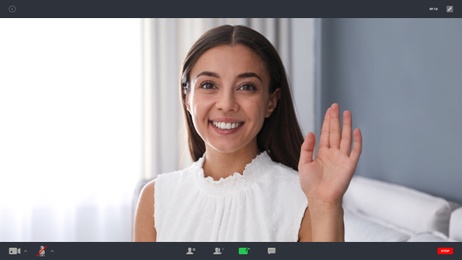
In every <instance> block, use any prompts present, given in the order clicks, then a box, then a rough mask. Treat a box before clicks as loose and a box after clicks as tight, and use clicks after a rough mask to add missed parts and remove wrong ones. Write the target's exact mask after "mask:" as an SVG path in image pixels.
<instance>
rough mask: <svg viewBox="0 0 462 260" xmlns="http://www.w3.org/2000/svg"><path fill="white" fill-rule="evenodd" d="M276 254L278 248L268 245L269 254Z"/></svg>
mask: <svg viewBox="0 0 462 260" xmlns="http://www.w3.org/2000/svg"><path fill="white" fill-rule="evenodd" d="M274 254H276V248H275V247H268V255H274Z"/></svg>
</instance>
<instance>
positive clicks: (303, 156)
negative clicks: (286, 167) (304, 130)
mask: <svg viewBox="0 0 462 260" xmlns="http://www.w3.org/2000/svg"><path fill="white" fill-rule="evenodd" d="M315 145H316V136H315V135H314V134H313V133H312V132H309V133H308V135H307V136H306V138H305V141H304V142H303V144H302V149H301V152H300V160H299V165H301V164H305V163H311V162H312V161H313V154H314V147H315Z"/></svg>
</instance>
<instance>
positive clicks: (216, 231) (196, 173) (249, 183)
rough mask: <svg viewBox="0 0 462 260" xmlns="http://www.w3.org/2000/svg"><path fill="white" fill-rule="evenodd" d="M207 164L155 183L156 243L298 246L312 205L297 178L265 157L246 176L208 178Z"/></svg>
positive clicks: (250, 166) (249, 166)
mask: <svg viewBox="0 0 462 260" xmlns="http://www.w3.org/2000/svg"><path fill="white" fill-rule="evenodd" d="M203 162H204V158H203V157H202V158H201V159H199V160H198V161H196V162H194V163H193V164H192V165H191V166H190V167H188V168H186V169H184V170H181V171H176V172H171V173H166V174H161V175H159V176H158V177H157V178H156V181H155V194H154V199H155V201H154V205H155V213H154V222H155V224H154V226H155V228H156V232H157V237H156V241H159V242H161V241H177V242H245V241H247V242H252V241H255V242H292V241H293V242H296V241H297V240H298V233H299V229H300V225H301V221H302V218H303V216H304V213H305V209H306V207H307V205H308V202H307V199H306V196H305V194H304V193H303V191H302V189H301V187H300V181H299V176H298V172H297V171H295V170H293V169H292V168H289V167H287V166H285V165H283V164H280V163H276V162H273V161H272V160H271V158H270V157H269V155H268V154H267V153H266V152H263V153H261V154H259V155H258V156H257V157H256V158H255V159H253V160H252V162H251V163H249V164H247V166H246V167H245V170H244V173H243V174H239V173H234V174H233V175H232V176H229V177H227V178H224V179H223V178H222V179H220V180H218V181H215V180H213V178H211V177H204V172H203V169H202V164H203Z"/></svg>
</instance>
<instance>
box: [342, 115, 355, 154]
mask: <svg viewBox="0 0 462 260" xmlns="http://www.w3.org/2000/svg"><path fill="white" fill-rule="evenodd" d="M351 121H352V118H351V112H350V111H348V110H347V111H345V112H343V126H342V140H340V151H342V152H344V153H346V154H347V155H350V152H351V126H352V122H351Z"/></svg>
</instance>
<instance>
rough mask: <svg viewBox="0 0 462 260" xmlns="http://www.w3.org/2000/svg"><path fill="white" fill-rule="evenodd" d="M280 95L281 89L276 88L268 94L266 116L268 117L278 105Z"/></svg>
mask: <svg viewBox="0 0 462 260" xmlns="http://www.w3.org/2000/svg"><path fill="white" fill-rule="evenodd" d="M280 96H281V89H280V88H277V89H276V90H275V91H274V92H273V93H272V94H271V96H270V100H269V104H268V108H267V110H266V117H267V118H268V117H270V116H271V113H273V111H274V109H275V108H276V106H277V105H278V101H279V98H280Z"/></svg>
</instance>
